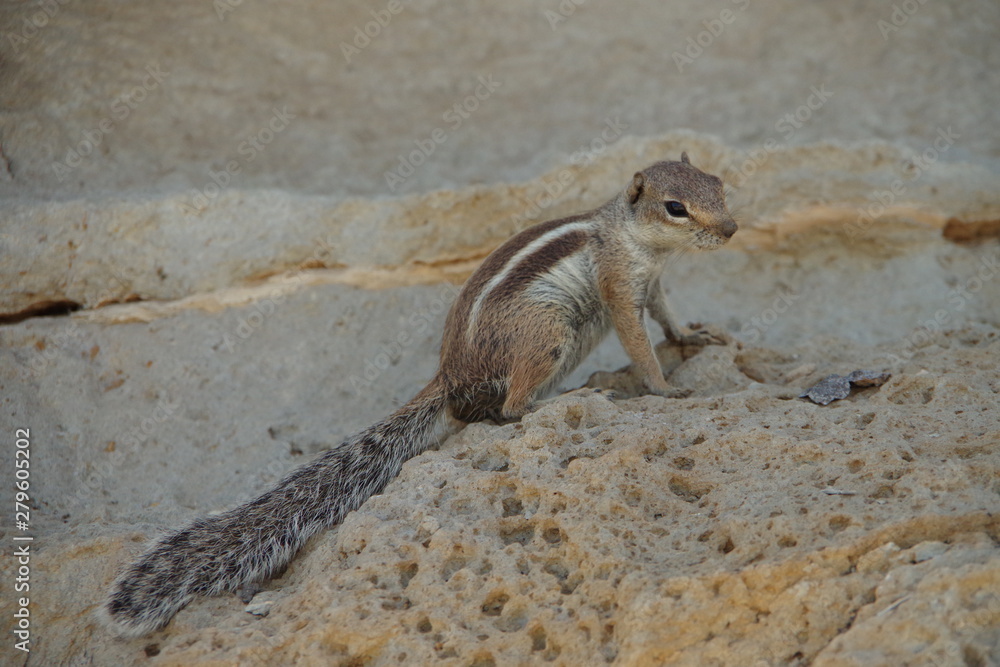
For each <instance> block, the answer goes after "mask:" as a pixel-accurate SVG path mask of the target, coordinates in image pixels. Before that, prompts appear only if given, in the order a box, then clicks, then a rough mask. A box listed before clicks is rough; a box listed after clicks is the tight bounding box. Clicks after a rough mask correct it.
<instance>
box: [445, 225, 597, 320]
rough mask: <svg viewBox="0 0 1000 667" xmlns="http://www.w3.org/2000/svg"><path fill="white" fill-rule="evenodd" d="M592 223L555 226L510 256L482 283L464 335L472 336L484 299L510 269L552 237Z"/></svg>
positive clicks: (552, 238) (586, 227)
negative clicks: (500, 268)
mask: <svg viewBox="0 0 1000 667" xmlns="http://www.w3.org/2000/svg"><path fill="white" fill-rule="evenodd" d="M593 224H594V223H593V222H571V223H569V224H568V225H562V226H561V227H556V228H555V229H553V230H552V231H550V232H546V233H545V234H542V235H541V236H539V237H538V238H537V239H535V240H534V241H532V242H531V243H529V244H528V245H526V246H524V247H523V248H521V249H520V250H519V251H518V252H517V254H515V255H514V256H513V257H511V258H510V261H508V262H507V264H505V265H504V267H503V269H502V270H501V271H499V272H498V273H497V274H496V275H495V276H493V277H492V278H490V280H489V282H487V283H486V284H485V285H483V289H482V290H480V292H479V295H478V296H476V300H475V301H473V302H472V308H470V309H469V323H468V325H467V326H466V328H465V333H466V335H467V336H469V337H471V336H472V331H473V329H474V328H475V326H476V319H477V317H478V316H479V309H480V308H481V307H482V305H483V301H485V300H486V297H488V296H489V295H490V292H492V291H493V290H494V289H496V286H497V285H499V284H500V283H502V282H503V280H504V278H506V277H507V276H508V275H509V274H510V272H511V271H513V270H514V269H515V268H517V266H518V265H519V264H520V263H521V262H523V261H524V260H525V259H527V258H528V257H530V256H531V255H532V254H534V253H535V251H537V250H538V249H539V248H541V247H543V246H544V245H545V244H547V243H550V242H551V241H553V240H554V239H557V238H559V237H560V236H563V235H564V234H570V233H572V232H576V231H580V230H585V231H590V230H591V229H592V228H593Z"/></svg>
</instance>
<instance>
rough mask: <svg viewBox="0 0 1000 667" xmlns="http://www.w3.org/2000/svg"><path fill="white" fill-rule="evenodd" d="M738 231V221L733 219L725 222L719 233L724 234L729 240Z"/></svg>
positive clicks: (720, 226)
mask: <svg viewBox="0 0 1000 667" xmlns="http://www.w3.org/2000/svg"><path fill="white" fill-rule="evenodd" d="M737 229H739V227H737V226H736V221H735V220H733V219H732V218H729V219H728V220H725V221H723V222H722V224H720V225H719V231H720V232H722V235H723V236H725V237H726V238H727V239H731V238H733V234H735V233H736V230H737Z"/></svg>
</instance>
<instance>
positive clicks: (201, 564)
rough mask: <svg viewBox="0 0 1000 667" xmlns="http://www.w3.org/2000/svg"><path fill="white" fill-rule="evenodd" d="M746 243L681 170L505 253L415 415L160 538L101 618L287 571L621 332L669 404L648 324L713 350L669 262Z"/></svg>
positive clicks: (123, 626) (130, 614) (711, 190)
mask: <svg viewBox="0 0 1000 667" xmlns="http://www.w3.org/2000/svg"><path fill="white" fill-rule="evenodd" d="M735 232H736V223H735V222H734V221H733V218H732V216H731V215H730V213H729V211H728V209H727V208H726V202H725V195H724V193H723V188H722V181H721V180H719V179H718V178H717V177H715V176H712V175H709V174H706V173H705V172H703V171H701V170H699V169H697V168H695V167H694V166H692V165H691V163H690V162H689V161H688V158H687V155H686V154H682V155H681V160H680V161H679V162H658V163H657V164H654V165H652V166H651V167H649V168H647V169H645V170H643V171H640V172H638V173H637V174H635V176H634V177H633V178H632V180H631V182H629V184H628V185H627V186H626V187H625V188H624V189H623V190H621V191H620V192H619V193H618V194H617V195H616V196H615V197H614V198H613V199H611V200H610V201H609V202H607V203H606V204H604V205H603V206H601V207H600V208H597V209H595V210H593V211H590V212H588V213H583V214H581V215H575V216H572V217H569V218H563V219H561V220H552V221H550V222H545V223H542V224H539V225H536V226H534V227H531V228H529V229H526V230H524V231H523V232H521V233H519V234H517V235H516V236H514V237H513V238H511V239H510V240H508V241H507V242H506V243H504V244H503V245H501V246H500V247H499V248H497V249H496V250H495V251H494V252H493V253H492V254H491V255H490V256H489V257H487V258H486V260H485V261H484V262H483V264H482V265H481V266H480V267H479V268H478V269H477V270H476V272H475V273H473V274H472V277H471V278H469V280H468V282H466V284H465V286H464V287H463V288H462V291H461V293H460V294H459V296H458V298H457V300H456V301H455V303H454V304H453V305H452V308H451V311H450V312H449V313H448V317H447V319H446V321H445V328H444V337H443V341H442V345H441V364H440V368H439V369H438V372H437V374H436V375H435V376H434V377H433V379H431V381H430V383H428V385H427V386H426V387H424V388H423V389H422V390H421V391H420V392H419V393H418V394H417V395H416V396H415V397H414V398H413V399H412V400H411V401H410V402H409V403H407V404H406V405H404V406H403V407H401V408H400V409H398V410H397V411H396V412H394V413H392V414H391V415H389V416H388V417H386V418H385V419H384V420H382V421H380V422H378V423H377V424H375V425H373V426H370V427H369V428H367V429H365V430H364V431H362V432H360V433H358V434H356V435H354V436H352V437H350V438H348V439H347V440H346V441H345V442H344V443H342V444H341V445H340V446H338V447H336V448H335V449H332V450H330V451H328V452H326V453H324V454H322V455H320V456H319V457H318V458H316V459H315V460H314V461H312V462H311V463H308V464H306V465H304V466H302V467H300V468H298V469H296V470H294V471H292V472H291V473H290V474H289V475H288V476H287V477H285V478H284V479H283V480H282V481H281V482H279V483H278V485H277V486H275V487H274V488H272V489H271V490H270V491H267V492H266V493H264V494H263V495H261V496H260V497H259V498H257V499H256V500H253V501H250V502H248V503H246V504H244V505H240V506H239V507H236V508H235V509H231V510H229V511H227V512H224V513H221V514H218V515H214V516H209V517H205V518H201V519H198V520H196V521H195V522H194V523H192V524H191V525H189V526H188V527H186V528H183V529H181V530H178V531H176V532H174V533H171V534H169V535H167V536H166V537H164V538H163V539H161V540H160V541H159V542H158V543H156V545H155V546H153V547H152V549H151V550H149V551H148V552H147V553H146V554H145V555H143V556H142V557H141V558H140V559H139V560H138V561H136V562H135V563H133V564H132V565H130V566H129V567H128V568H127V569H126V570H125V571H124V572H123V574H122V575H121V576H120V577H119V578H118V579H117V580H116V581H115V583H114V586H113V589H112V591H111V594H110V595H109V597H108V599H107V601H106V603H105V604H104V606H103V608H102V616H103V618H104V620H105V622H106V623H107V625H109V626H110V627H111V628H112V629H113V630H114V631H115V632H116V633H118V634H120V635H122V636H132V637H134V636H139V635H143V634H146V633H149V632H152V631H154V630H157V629H159V628H161V627H163V626H164V625H166V624H167V623H168V622H169V621H170V619H171V618H172V617H173V615H174V614H175V613H177V611H178V610H179V609H181V608H182V607H183V606H184V605H185V604H187V603H188V602H189V601H190V600H191V599H192V598H193V597H194V596H195V595H214V594H218V593H221V592H224V591H233V590H236V589H238V588H241V587H243V586H246V585H251V584H254V583H256V582H259V581H262V580H264V579H266V578H268V577H269V576H271V575H273V574H275V573H276V572H279V571H281V570H282V569H283V568H284V567H285V565H286V564H287V563H288V562H289V561H290V560H291V559H292V557H293V556H294V555H295V553H296V552H297V551H298V550H299V548H300V547H301V546H302V545H303V544H304V543H305V542H306V540H308V539H309V538H310V537H312V536H313V535H315V534H316V533H317V532H319V531H321V530H323V529H325V528H329V527H331V526H334V525H337V524H338V523H340V522H341V521H342V520H343V519H344V516H345V515H346V514H347V513H348V512H350V511H352V510H354V509H357V508H358V507H360V506H361V504H362V503H364V502H365V500H367V499H368V498H369V497H370V496H372V495H374V494H376V493H380V492H381V491H382V490H383V489H384V488H385V486H386V485H387V484H388V483H389V482H390V481H391V480H392V479H393V478H394V477H396V475H398V474H399V471H400V469H401V468H402V465H403V462H404V461H406V460H407V459H410V458H412V457H414V456H416V455H417V454H419V453H421V452H423V451H424V450H426V449H427V448H429V447H430V446H432V445H434V444H436V442H437V440H438V435H439V433H438V427H439V426H440V425H441V424H442V423H443V422H447V421H450V423H451V424H455V423H461V422H473V421H480V420H486V419H493V420H496V421H509V420H513V419H517V418H519V417H521V416H522V415H524V414H525V413H527V412H529V411H530V410H532V408H533V405H534V404H535V402H536V401H537V400H538V399H539V397H541V396H543V395H544V394H545V393H546V392H548V391H549V390H551V389H553V388H554V387H555V386H556V385H557V384H558V383H559V382H560V381H561V380H562V379H563V378H565V377H566V375H567V374H569V373H570V372H572V371H573V369H574V368H576V366H577V364H579V363H580V361H582V360H583V358H584V357H586V356H587V354H588V353H589V352H590V351H591V350H592V349H593V348H594V346H596V345H597V344H598V343H599V342H600V341H601V339H603V338H604V336H605V335H606V334H607V333H608V331H609V330H610V329H611V328H612V327H614V329H615V331H616V332H617V333H618V338H619V339H620V340H621V342H622V345H623V346H624V347H625V350H626V351H627V352H628V355H629V357H631V359H632V361H633V363H634V364H635V366H636V368H637V369H638V370H639V371H640V373H641V375H642V377H643V378H644V385H645V389H646V391H648V392H649V393H652V394H658V395H660V396H671V395H672V392H671V389H670V387H669V386H668V385H667V382H666V380H665V379H664V377H663V372H662V370H661V369H660V366H659V363H658V362H657V360H656V356H655V355H654V353H653V347H652V345H651V343H650V340H649V336H648V334H647V333H646V328H645V324H644V315H645V313H646V312H647V311H648V312H649V314H650V315H651V316H652V318H653V319H654V320H655V321H656V322H657V323H658V324H659V325H660V326H662V327H663V331H664V333H665V334H666V336H667V338H668V339H670V340H673V341H677V342H685V343H691V342H702V343H703V342H704V340H702V338H701V337H699V336H698V335H697V334H692V333H690V332H685V331H684V330H682V329H681V328H680V327H679V326H678V325H677V323H676V322H675V321H674V319H673V318H672V317H671V315H670V313H669V311H668V310H667V305H666V302H665V300H664V295H663V291H662V288H661V286H660V273H661V271H662V269H663V265H664V263H665V261H666V259H667V257H668V256H669V255H670V254H671V253H675V252H677V251H680V250H685V249H691V248H694V249H713V248H718V247H720V246H722V245H723V244H725V243H726V241H727V240H729V238H730V237H731V236H732V235H733V234H734V233H735Z"/></svg>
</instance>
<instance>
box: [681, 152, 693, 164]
mask: <svg viewBox="0 0 1000 667" xmlns="http://www.w3.org/2000/svg"><path fill="white" fill-rule="evenodd" d="M681 162H683V163H684V164H691V160H689V159H688V154H687V152H683V153H681Z"/></svg>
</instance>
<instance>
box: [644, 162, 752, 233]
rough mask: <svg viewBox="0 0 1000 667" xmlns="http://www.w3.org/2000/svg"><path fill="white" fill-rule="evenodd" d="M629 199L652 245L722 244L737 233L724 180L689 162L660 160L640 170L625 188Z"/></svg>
mask: <svg viewBox="0 0 1000 667" xmlns="http://www.w3.org/2000/svg"><path fill="white" fill-rule="evenodd" d="M625 203H626V204H627V205H628V206H630V207H631V209H632V213H633V216H634V218H635V220H636V222H637V223H639V225H640V234H641V235H642V238H643V240H644V241H645V242H646V243H647V244H648V245H650V246H651V247H659V248H664V249H666V248H674V247H682V246H688V247H695V248H702V249H706V250H707V249H712V248H718V247H719V246H721V245H723V244H724V243H725V242H726V241H728V240H729V239H730V237H732V235H733V234H735V233H736V229H737V228H736V222H735V221H734V220H733V216H732V215H731V214H730V213H729V209H727V208H726V196H725V194H724V193H723V191H722V181H721V180H720V179H719V178H718V177H716V176H712V175H711V174H706V173H705V172H703V171H702V170H700V169H698V168H697V167H694V166H692V165H691V162H690V161H689V160H688V156H687V153H681V159H680V162H657V163H656V164H654V165H652V166H650V167H647V168H646V169H643V170H642V171H640V172H637V173H636V175H635V176H633V177H632V182H631V183H629V185H628V188H626V190H625Z"/></svg>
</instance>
